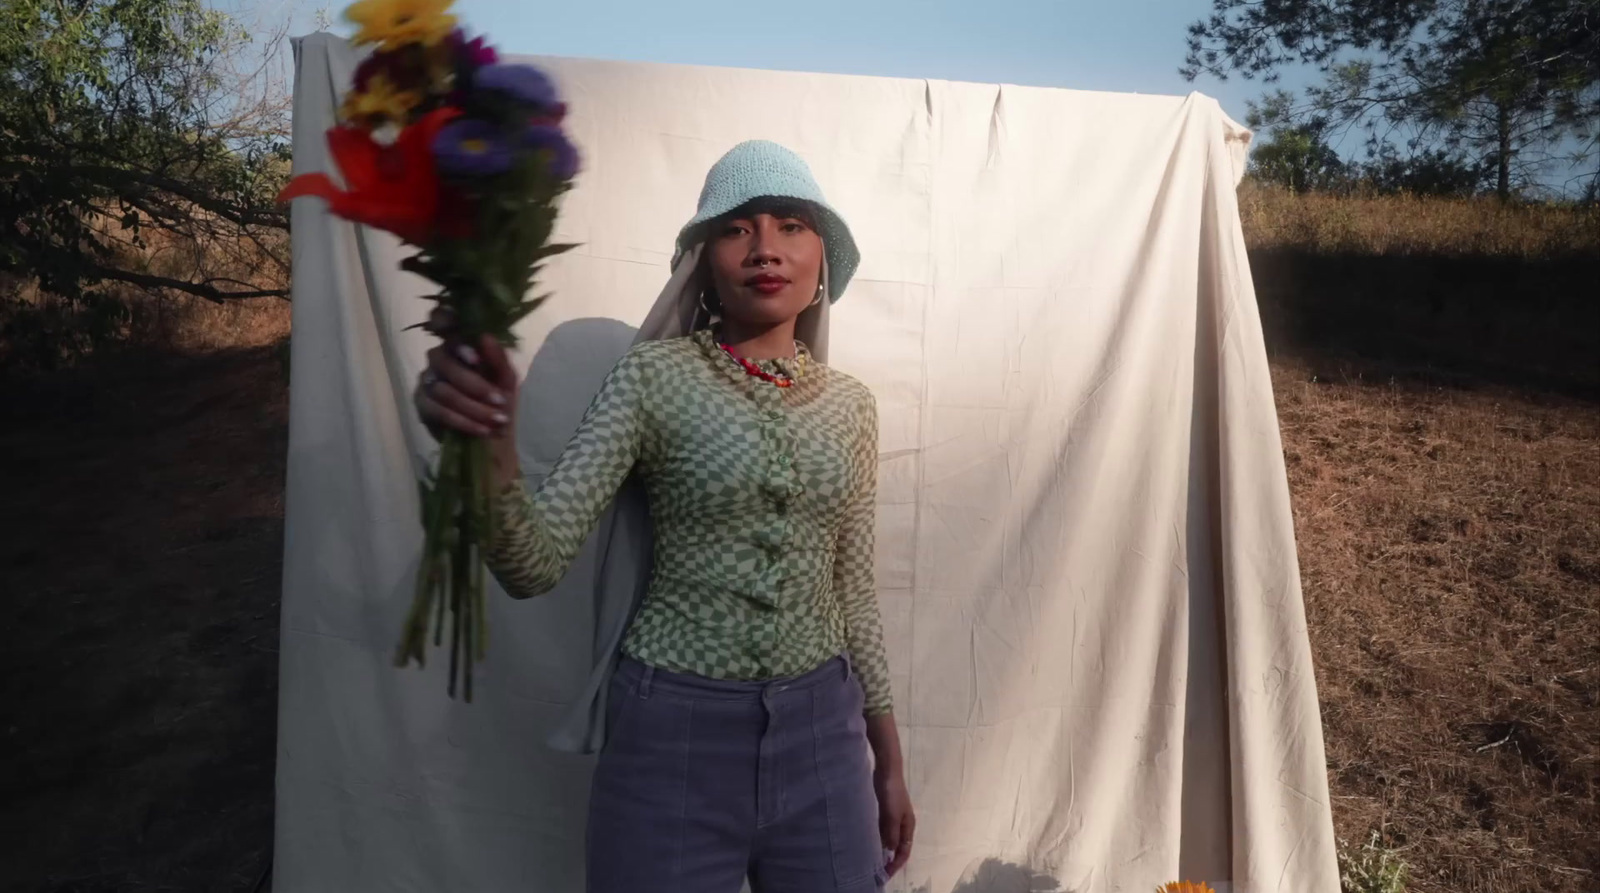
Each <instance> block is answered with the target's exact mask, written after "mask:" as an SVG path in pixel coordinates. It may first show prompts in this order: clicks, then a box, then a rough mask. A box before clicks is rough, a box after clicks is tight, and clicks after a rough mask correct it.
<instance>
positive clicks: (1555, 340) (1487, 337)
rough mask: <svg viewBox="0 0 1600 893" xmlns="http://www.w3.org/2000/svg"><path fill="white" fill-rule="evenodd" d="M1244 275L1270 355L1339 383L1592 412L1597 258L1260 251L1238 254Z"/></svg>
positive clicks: (1597, 386)
mask: <svg viewBox="0 0 1600 893" xmlns="http://www.w3.org/2000/svg"><path fill="white" fill-rule="evenodd" d="M1250 267H1251V272H1252V275H1253V277H1254V279H1255V286H1256V300H1257V302H1258V303H1259V304H1260V307H1261V318H1262V325H1263V328H1264V329H1265V330H1266V336H1267V346H1268V349H1269V350H1270V351H1271V352H1272V353H1273V354H1274V355H1282V356H1288V357H1294V358H1297V359H1303V360H1306V361H1307V362H1308V363H1309V364H1310V365H1311V366H1312V367H1313V368H1314V369H1316V368H1319V367H1320V368H1322V369H1327V368H1328V366H1329V365H1330V364H1331V365H1334V366H1336V367H1342V368H1340V369H1338V370H1337V372H1338V374H1339V375H1341V376H1342V377H1353V378H1366V379H1375V380H1378V381H1387V380H1389V379H1395V380H1397V381H1401V382H1414V383H1419V384H1426V385H1434V386H1440V387H1450V388H1474V387H1483V386H1503V387H1510V388H1515V389H1519V390H1524V391H1529V392H1535V393H1546V394H1553V395H1559V396H1565V397H1574V398H1578V399H1581V400H1588V401H1600V289H1597V287H1596V283H1600V257H1594V256H1591V255H1571V256H1559V257H1550V258H1528V257H1496V256H1488V255H1455V254H1448V255H1447V254H1408V255H1377V254H1359V253H1353V252H1326V251H1318V250H1315V249H1310V248H1304V247H1272V248H1252V249H1250ZM1333 371H1335V370H1329V372H1333Z"/></svg>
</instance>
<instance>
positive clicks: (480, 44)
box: [461, 35, 500, 68]
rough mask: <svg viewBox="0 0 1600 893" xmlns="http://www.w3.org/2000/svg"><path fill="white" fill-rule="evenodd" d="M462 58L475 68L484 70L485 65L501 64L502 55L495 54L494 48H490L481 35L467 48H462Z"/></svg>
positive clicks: (468, 43) (469, 43) (471, 41)
mask: <svg viewBox="0 0 1600 893" xmlns="http://www.w3.org/2000/svg"><path fill="white" fill-rule="evenodd" d="M461 58H462V59H464V60H465V61H466V63H467V64H468V65H471V66H472V67H473V68H482V67H483V66H485V65H493V64H495V63H496V62H499V61H500V54H499V53H497V52H495V49H494V47H492V46H489V43H488V41H486V40H485V39H484V37H483V36H482V35H479V36H477V37H474V38H472V40H470V41H468V42H467V45H466V46H464V47H462V48H461Z"/></svg>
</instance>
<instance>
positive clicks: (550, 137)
mask: <svg viewBox="0 0 1600 893" xmlns="http://www.w3.org/2000/svg"><path fill="white" fill-rule="evenodd" d="M522 145H523V147H524V148H527V149H532V150H533V151H534V152H538V153H548V154H546V156H545V157H546V164H547V165H548V167H547V168H546V170H547V171H549V173H550V176H552V177H554V178H556V179H557V180H570V179H572V178H573V177H574V176H576V175H577V173H578V150H577V149H576V148H574V147H573V145H572V141H571V140H569V139H567V135H566V134H565V133H563V132H562V131H561V128H559V127H556V126H554V125H552V124H534V125H532V126H530V127H528V128H527V129H525V130H523V131H522Z"/></svg>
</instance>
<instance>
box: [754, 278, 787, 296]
mask: <svg viewBox="0 0 1600 893" xmlns="http://www.w3.org/2000/svg"><path fill="white" fill-rule="evenodd" d="M744 284H745V287H746V288H753V289H755V290H756V291H758V292H761V293H762V294H764V295H775V294H777V293H778V292H780V291H783V290H784V288H786V287H788V285H789V280H787V279H785V278H783V277H782V276H778V275H775V274H772V273H759V274H757V275H755V276H751V277H750V278H749V279H746V280H745V281H744Z"/></svg>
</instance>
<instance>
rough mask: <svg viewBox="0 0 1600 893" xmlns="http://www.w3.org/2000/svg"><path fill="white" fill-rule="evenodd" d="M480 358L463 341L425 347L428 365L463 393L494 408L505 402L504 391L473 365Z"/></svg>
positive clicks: (475, 364)
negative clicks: (427, 348) (457, 343)
mask: <svg viewBox="0 0 1600 893" xmlns="http://www.w3.org/2000/svg"><path fill="white" fill-rule="evenodd" d="M480 360H481V358H480V357H479V356H478V354H477V352H476V351H474V350H472V349H471V348H469V347H467V346H466V345H455V344H452V345H444V344H441V345H439V346H437V347H435V348H433V349H432V350H430V351H428V368H429V369H430V370H432V371H433V374H435V375H437V376H438V377H439V378H440V379H441V380H442V381H445V382H448V383H449V384H450V385H451V386H453V387H454V388H455V389H456V390H457V391H460V392H461V393H462V394H463V395H465V396H466V397H469V398H471V399H473V400H477V401H479V402H481V403H485V404H488V405H490V406H493V407H496V408H503V407H505V406H507V404H508V401H507V400H506V396H505V394H504V393H502V392H501V391H500V389H499V388H497V387H495V386H494V385H493V384H492V383H490V381H489V380H488V379H486V378H484V376H483V374H482V373H481V372H480V371H479V370H478V369H476V368H474V367H475V366H477V365H478V364H479V362H480Z"/></svg>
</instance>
